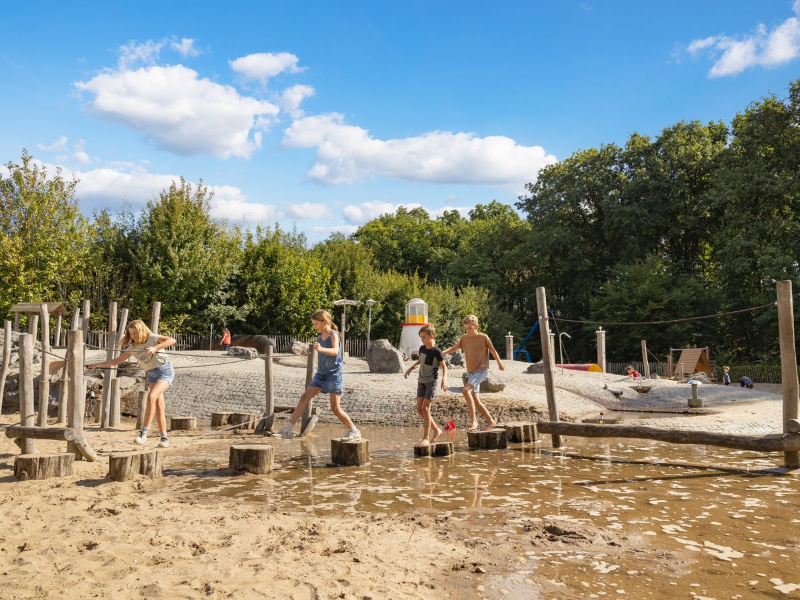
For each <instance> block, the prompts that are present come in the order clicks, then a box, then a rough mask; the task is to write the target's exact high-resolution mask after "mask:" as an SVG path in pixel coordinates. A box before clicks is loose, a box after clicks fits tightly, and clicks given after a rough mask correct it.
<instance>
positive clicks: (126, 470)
mask: <svg viewBox="0 0 800 600" xmlns="http://www.w3.org/2000/svg"><path fill="white" fill-rule="evenodd" d="M163 468H164V465H163V452H161V450H135V451H133V452H120V453H118V454H112V455H111V456H109V457H108V476H109V477H110V478H111V479H113V480H114V481H128V480H129V479H132V478H133V477H134V476H135V475H146V476H147V477H149V478H150V479H157V478H159V477H161V476H162V471H163Z"/></svg>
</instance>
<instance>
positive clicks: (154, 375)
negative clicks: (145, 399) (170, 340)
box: [147, 363, 175, 385]
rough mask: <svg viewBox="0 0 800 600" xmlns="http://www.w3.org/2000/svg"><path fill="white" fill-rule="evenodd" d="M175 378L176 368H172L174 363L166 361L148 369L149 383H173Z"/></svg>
mask: <svg viewBox="0 0 800 600" xmlns="http://www.w3.org/2000/svg"><path fill="white" fill-rule="evenodd" d="M173 379H175V370H174V369H173V368H172V363H164V364H163V365H160V366H158V367H156V368H155V369H150V370H149V371H147V385H153V384H154V383H155V382H156V381H166V382H167V383H168V384H170V385H172V380H173Z"/></svg>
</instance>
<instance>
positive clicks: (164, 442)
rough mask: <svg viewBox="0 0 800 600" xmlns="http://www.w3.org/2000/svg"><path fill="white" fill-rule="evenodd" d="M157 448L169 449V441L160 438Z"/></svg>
mask: <svg viewBox="0 0 800 600" xmlns="http://www.w3.org/2000/svg"><path fill="white" fill-rule="evenodd" d="M158 447H159V448H169V440H168V439H167V438H161V441H160V442H158Z"/></svg>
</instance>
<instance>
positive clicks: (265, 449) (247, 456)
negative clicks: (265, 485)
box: [228, 444, 275, 475]
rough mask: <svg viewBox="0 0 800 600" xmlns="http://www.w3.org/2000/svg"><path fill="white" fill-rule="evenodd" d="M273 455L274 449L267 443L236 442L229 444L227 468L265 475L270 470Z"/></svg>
mask: <svg viewBox="0 0 800 600" xmlns="http://www.w3.org/2000/svg"><path fill="white" fill-rule="evenodd" d="M274 456H275V449H274V448H273V447H272V446H270V445H269V444H237V445H236V446H231V450H230V454H229V458H228V468H229V469H231V471H247V472H249V473H253V474H254V475H265V474H267V473H271V472H272V465H273V460H274Z"/></svg>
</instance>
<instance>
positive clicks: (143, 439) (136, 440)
mask: <svg viewBox="0 0 800 600" xmlns="http://www.w3.org/2000/svg"><path fill="white" fill-rule="evenodd" d="M133 441H134V443H136V444H139V445H140V446H144V444H145V442H146V441H147V434H146V433H141V432H139V435H137V436H136V438H134V440H133Z"/></svg>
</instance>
